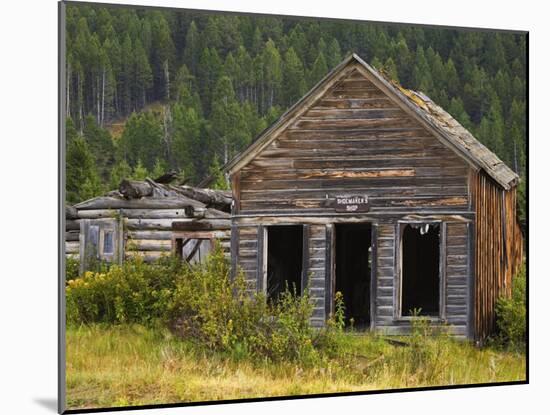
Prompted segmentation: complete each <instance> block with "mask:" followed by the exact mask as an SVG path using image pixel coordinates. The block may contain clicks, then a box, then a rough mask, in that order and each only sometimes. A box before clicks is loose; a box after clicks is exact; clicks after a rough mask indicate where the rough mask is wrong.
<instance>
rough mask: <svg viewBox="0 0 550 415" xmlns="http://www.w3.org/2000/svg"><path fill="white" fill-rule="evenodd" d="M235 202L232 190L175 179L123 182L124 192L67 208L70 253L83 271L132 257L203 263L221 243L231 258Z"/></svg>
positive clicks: (66, 231) (66, 230)
mask: <svg viewBox="0 0 550 415" xmlns="http://www.w3.org/2000/svg"><path fill="white" fill-rule="evenodd" d="M159 181H166V182H168V183H159ZM231 201H232V199H231V194H230V193H229V192H225V191H216V190H211V189H202V188H194V187H190V186H176V185H173V184H170V183H169V180H159V179H156V180H151V179H145V180H144V181H131V180H123V181H122V183H121V184H120V188H119V190H116V191H112V192H109V193H108V194H106V195H104V196H99V197H95V198H93V199H90V200H86V201H84V202H81V203H78V204H76V205H74V206H67V207H66V210H65V218H66V220H65V253H66V255H67V256H68V257H73V258H76V259H79V261H80V272H81V273H82V272H84V271H86V270H89V269H91V268H93V266H94V264H96V263H97V262H107V263H121V262H122V261H123V260H124V259H125V258H129V257H132V256H141V257H142V258H143V259H144V260H145V261H146V262H151V261H154V260H156V259H158V258H160V257H161V256H162V255H172V254H174V255H178V256H181V257H182V258H183V259H184V260H186V261H188V262H190V263H193V262H196V261H202V260H203V259H204V258H205V256H206V255H207V254H208V252H209V251H210V250H211V249H212V247H213V243H214V241H215V240H217V241H218V242H219V243H220V244H221V246H222V249H224V252H225V254H226V256H227V257H229V247H230V236H231V235H230V232H231V221H230V214H229V211H230V206H231Z"/></svg>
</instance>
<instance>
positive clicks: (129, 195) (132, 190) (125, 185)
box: [118, 179, 153, 199]
mask: <svg viewBox="0 0 550 415" xmlns="http://www.w3.org/2000/svg"><path fill="white" fill-rule="evenodd" d="M118 190H119V191H120V193H122V195H123V196H124V197H125V198H126V199H141V198H142V197H147V196H152V195H153V186H151V184H150V183H148V182H142V181H137V180H127V179H124V180H122V182H120V186H119V188H118Z"/></svg>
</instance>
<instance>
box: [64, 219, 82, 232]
mask: <svg viewBox="0 0 550 415" xmlns="http://www.w3.org/2000/svg"><path fill="white" fill-rule="evenodd" d="M65 230H67V231H76V230H78V231H80V222H78V220H66V221H65Z"/></svg>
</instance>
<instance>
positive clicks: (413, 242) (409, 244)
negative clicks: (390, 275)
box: [401, 223, 440, 317]
mask: <svg viewBox="0 0 550 415" xmlns="http://www.w3.org/2000/svg"><path fill="white" fill-rule="evenodd" d="M439 265H440V225H439V224H438V223H420V224H406V225H404V226H403V227H402V234H401V316H411V315H412V314H413V313H416V314H420V315H424V316H433V317H437V316H439V314H440V310H439V305H440V266H439Z"/></svg>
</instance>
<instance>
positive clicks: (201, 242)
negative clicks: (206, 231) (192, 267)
mask: <svg viewBox="0 0 550 415" xmlns="http://www.w3.org/2000/svg"><path fill="white" fill-rule="evenodd" d="M175 244H176V246H175V251H176V252H175V253H176V256H178V257H179V258H181V259H182V260H184V261H185V262H188V263H189V264H196V263H202V262H204V261H205V259H206V257H207V256H208V254H210V252H211V251H212V248H213V240H212V239H197V238H176V239H175Z"/></svg>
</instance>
